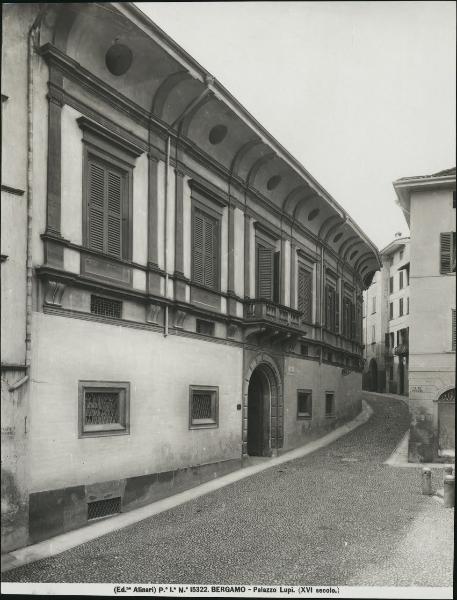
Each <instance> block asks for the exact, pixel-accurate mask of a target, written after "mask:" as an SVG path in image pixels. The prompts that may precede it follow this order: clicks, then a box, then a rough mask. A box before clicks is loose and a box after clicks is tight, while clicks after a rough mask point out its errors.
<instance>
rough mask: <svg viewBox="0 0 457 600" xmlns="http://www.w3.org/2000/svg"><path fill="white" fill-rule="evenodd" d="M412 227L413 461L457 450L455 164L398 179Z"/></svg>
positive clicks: (437, 457) (444, 456)
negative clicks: (456, 448)
mask: <svg viewBox="0 0 457 600" xmlns="http://www.w3.org/2000/svg"><path fill="white" fill-rule="evenodd" d="M393 185H394V188H395V191H396V193H397V196H398V199H399V202H400V206H401V208H402V210H403V213H404V215H405V218H406V221H407V223H408V225H409V227H410V232H411V243H410V260H411V267H410V336H409V356H410V364H409V403H410V412H411V430H410V442H409V460H410V461H420V462H424V461H431V460H445V459H448V458H449V457H450V456H454V453H455V422H454V420H455V346H456V339H455V336H456V333H455V268H456V267H455V265H456V232H455V227H456V226H455V219H456V214H455V202H456V198H455V168H453V169H448V170H445V171H440V172H439V173H435V174H433V175H426V176H419V177H405V178H402V179H399V180H398V181H395V182H394V184H393Z"/></svg>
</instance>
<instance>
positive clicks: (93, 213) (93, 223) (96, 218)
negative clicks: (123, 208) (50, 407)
mask: <svg viewBox="0 0 457 600" xmlns="http://www.w3.org/2000/svg"><path fill="white" fill-rule="evenodd" d="M88 170H89V177H88V188H89V189H88V217H89V219H88V220H89V223H88V246H89V248H92V250H98V251H99V252H104V250H105V248H104V240H105V198H106V185H105V183H106V182H105V169H104V168H103V167H101V166H100V165H98V164H97V163H95V162H93V161H89V163H88Z"/></svg>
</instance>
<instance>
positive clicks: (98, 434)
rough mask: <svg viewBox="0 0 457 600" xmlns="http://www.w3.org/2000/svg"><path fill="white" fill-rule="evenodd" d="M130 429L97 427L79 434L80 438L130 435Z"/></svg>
mask: <svg viewBox="0 0 457 600" xmlns="http://www.w3.org/2000/svg"><path fill="white" fill-rule="evenodd" d="M129 434H130V431H129V430H128V429H126V428H125V427H122V428H120V429H105V430H103V429H97V430H93V431H82V432H81V433H80V434H79V436H78V437H79V438H80V439H82V438H89V437H106V436H117V435H129Z"/></svg>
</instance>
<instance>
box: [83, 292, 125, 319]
mask: <svg viewBox="0 0 457 600" xmlns="http://www.w3.org/2000/svg"><path fill="white" fill-rule="evenodd" d="M90 312H91V313H92V314H93V315H99V316H102V317H112V318H114V319H120V318H121V316H122V302H121V301H120V300H112V299H111V298H103V297H102V296H94V295H91V297H90Z"/></svg>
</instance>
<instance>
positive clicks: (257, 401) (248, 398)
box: [242, 353, 284, 456]
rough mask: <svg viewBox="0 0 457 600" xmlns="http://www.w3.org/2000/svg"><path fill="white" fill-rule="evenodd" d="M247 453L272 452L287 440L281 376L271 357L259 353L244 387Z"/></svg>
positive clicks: (268, 453)
mask: <svg viewBox="0 0 457 600" xmlns="http://www.w3.org/2000/svg"><path fill="white" fill-rule="evenodd" d="M243 405H244V408H243V414H244V418H243V420H242V421H243V431H242V437H243V455H250V456H271V455H272V454H273V453H274V452H275V451H276V449H278V448H282V446H283V443H284V431H283V398H282V385H281V376H280V372H279V370H278V367H277V365H276V364H275V362H274V361H273V359H272V358H271V357H269V356H268V355H267V354H265V353H262V354H259V355H257V356H256V357H255V358H254V359H253V360H252V361H251V363H250V364H249V366H248V367H247V370H246V375H245V379H244V389H243Z"/></svg>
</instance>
